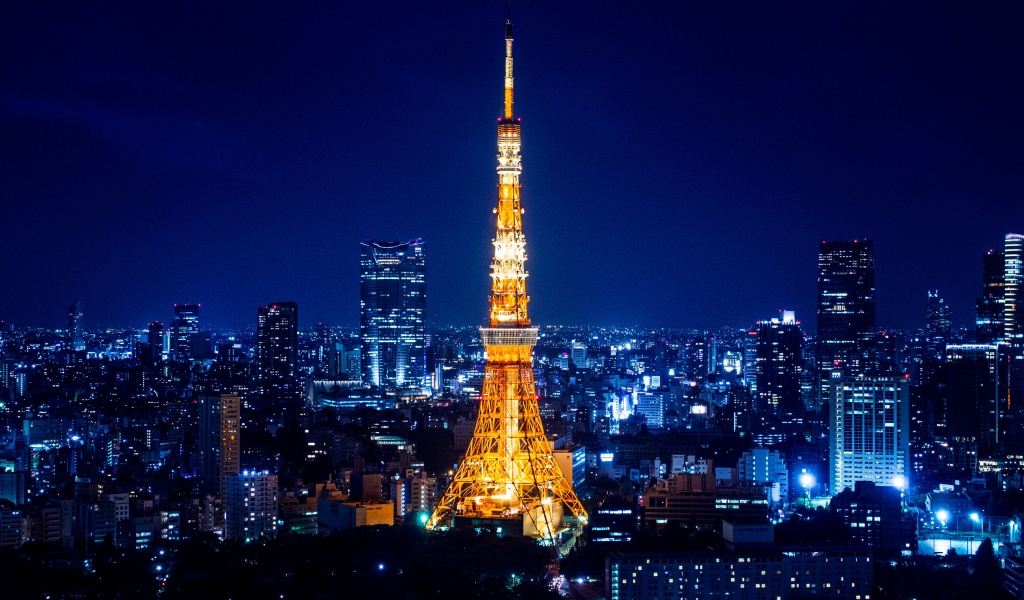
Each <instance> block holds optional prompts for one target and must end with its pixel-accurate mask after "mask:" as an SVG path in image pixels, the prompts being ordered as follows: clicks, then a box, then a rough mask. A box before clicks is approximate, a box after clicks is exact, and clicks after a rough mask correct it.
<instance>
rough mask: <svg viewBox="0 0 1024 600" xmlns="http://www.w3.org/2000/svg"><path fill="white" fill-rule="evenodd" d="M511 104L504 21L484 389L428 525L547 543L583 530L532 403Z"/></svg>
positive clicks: (578, 507) (530, 335) (531, 340)
mask: <svg viewBox="0 0 1024 600" xmlns="http://www.w3.org/2000/svg"><path fill="white" fill-rule="evenodd" d="M512 108H513V77H512V24H511V23H507V24H506V26H505V78H504V115H503V116H502V118H500V119H498V168H497V171H498V205H497V207H496V208H495V209H494V214H495V215H496V216H497V219H496V221H497V222H496V225H497V231H496V234H495V236H494V239H493V240H492V244H493V246H494V257H493V260H492V261H491V296H490V304H491V309H490V323H489V325H490V326H489V327H484V328H481V329H480V335H481V338H482V341H483V345H484V347H485V349H486V351H487V363H486V367H485V371H484V384H483V389H482V391H481V394H480V407H479V412H478V413H477V421H476V427H475V429H474V432H473V438H472V439H471V440H470V442H469V448H468V449H467V450H466V456H465V457H464V458H463V460H462V462H461V463H460V464H459V468H458V470H457V471H456V473H455V477H454V479H453V480H452V483H451V485H449V486H448V489H447V490H446V491H445V493H444V496H442V498H441V500H440V501H439V502H438V504H437V506H436V507H435V508H434V512H433V514H431V516H430V519H429V520H428V521H427V529H444V528H448V527H452V526H458V525H460V523H466V524H467V525H472V526H474V527H479V526H481V525H484V526H489V527H494V528H495V530H496V531H501V530H502V529H503V528H504V527H508V526H510V525H511V523H510V522H512V521H518V522H521V525H522V530H523V534H524V535H528V536H531V537H536V538H539V539H541V540H544V541H545V542H549V543H554V542H555V538H556V536H557V535H558V534H559V533H560V532H562V531H565V529H566V528H565V526H564V524H563V516H565V515H566V513H567V512H568V513H571V514H572V516H574V517H576V519H577V520H578V522H579V523H581V524H582V523H585V522H586V520H587V513H586V511H585V510H584V509H583V505H582V504H581V503H580V501H579V499H578V498H577V497H576V494H575V492H573V490H572V487H571V486H570V485H569V482H568V481H567V480H566V479H565V477H564V476H563V474H562V471H561V469H560V468H559V466H558V463H557V462H555V458H554V455H553V453H552V452H553V448H552V444H551V442H550V441H549V440H548V439H547V437H546V436H545V435H544V425H543V423H542V422H541V417H540V409H539V407H538V404H537V390H536V386H535V384H534V380H533V347H534V345H535V344H536V343H537V333H538V328H537V327H531V326H530V319H529V317H528V315H527V303H528V302H529V300H530V298H529V296H527V295H526V275H527V273H526V238H525V237H524V236H523V221H522V216H523V208H522V205H521V204H520V195H519V194H520V186H519V175H520V173H521V172H522V159H521V157H520V155H519V150H520V147H521V140H520V124H519V119H518V118H516V117H514V116H513V110H512Z"/></svg>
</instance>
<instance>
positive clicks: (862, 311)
mask: <svg viewBox="0 0 1024 600" xmlns="http://www.w3.org/2000/svg"><path fill="white" fill-rule="evenodd" d="M817 327H818V332H817V354H818V373H819V381H820V386H821V388H820V389H821V397H822V399H826V398H828V397H829V396H830V392H829V388H830V382H831V372H832V371H833V370H835V369H841V370H842V371H843V372H844V373H845V374H848V375H857V374H862V373H866V372H868V371H870V370H871V368H872V367H873V365H872V364H871V363H872V360H871V357H872V354H873V353H872V347H873V345H874V344H873V342H874V340H873V336H874V331H875V257H874V246H873V244H872V243H871V241H870V240H853V241H833V242H828V241H822V242H821V244H820V246H819V248H818V322H817Z"/></svg>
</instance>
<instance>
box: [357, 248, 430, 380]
mask: <svg viewBox="0 0 1024 600" xmlns="http://www.w3.org/2000/svg"><path fill="white" fill-rule="evenodd" d="M359 266H360V276H359V281H360V285H359V306H360V322H359V336H360V340H361V342H362V367H361V369H360V371H361V374H362V379H363V382H364V383H368V384H370V385H372V386H375V387H378V388H381V389H384V390H394V389H398V388H403V387H422V386H424V383H425V381H426V375H427V370H426V362H427V361H426V329H425V319H426V308H427V285H426V261H425V259H424V253H423V240H421V239H415V240H410V241H408V242H381V241H377V240H367V241H365V242H363V243H362V246H361V251H360V257H359Z"/></svg>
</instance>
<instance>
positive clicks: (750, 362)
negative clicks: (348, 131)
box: [0, 234, 1024, 598]
mask: <svg viewBox="0 0 1024 600" xmlns="http://www.w3.org/2000/svg"><path fill="white" fill-rule="evenodd" d="M1022 254H1024V238H1022V236H1020V235H1017V234H1009V235H1007V236H1006V237H1005V239H1004V244H1003V246H1002V248H1000V249H998V250H989V251H987V252H984V253H983V254H982V255H981V261H980V263H981V264H980V267H981V269H980V273H979V274H980V280H981V281H980V283H981V286H980V288H979V291H980V294H979V298H978V301H977V309H976V315H975V327H974V328H973V329H966V330H965V329H959V328H956V327H954V326H953V325H952V315H951V314H950V309H949V306H948V305H947V304H946V303H945V302H944V301H943V299H942V296H941V294H940V293H939V292H938V291H936V290H930V291H928V292H927V294H926V295H925V296H924V297H922V298H920V304H921V314H922V319H921V323H920V327H919V328H917V329H915V330H897V329H886V328H881V327H879V325H878V324H877V323H876V319H875V314H876V291H875V285H874V268H875V259H874V248H873V245H872V242H871V241H869V240H854V241H825V242H822V243H821V245H820V247H819V252H818V290H817V294H818V302H817V304H818V312H817V315H816V317H815V318H814V319H813V323H814V325H815V329H814V330H813V331H811V330H809V328H808V327H806V326H805V325H804V324H802V322H801V321H800V320H799V319H798V316H799V315H796V314H794V312H793V311H789V310H783V311H780V312H778V313H776V314H769V315H766V316H765V317H764V318H762V319H759V320H755V321H752V322H751V323H750V324H749V326H743V327H723V328H721V329H718V330H699V331H698V330H670V329H659V330H645V329H636V328H618V329H610V328H596V327H590V328H587V327H564V326H555V325H544V326H541V327H540V328H539V331H538V333H537V344H536V347H535V348H534V357H533V379H534V381H535V386H536V396H537V403H538V405H537V406H538V411H539V417H540V419H541V421H542V423H543V428H544V431H545V432H546V434H547V438H548V440H549V441H550V443H551V446H552V448H553V454H552V456H553V458H554V460H555V461H557V464H558V467H559V469H561V471H562V472H563V473H564V474H565V475H566V479H567V481H568V482H569V484H570V485H571V487H572V489H573V490H575V493H576V494H577V495H578V496H579V498H580V499H581V500H582V501H583V502H584V504H586V505H587V506H588V512H589V515H590V521H589V523H588V524H587V528H586V535H587V536H589V539H590V541H591V543H595V544H599V545H602V546H604V547H607V548H608V552H609V554H608V557H607V563H606V579H605V581H604V585H605V586H606V590H607V593H608V594H609V596H608V597H618V598H631V597H662V596H664V597H687V596H688V595H692V596H693V597H698V596H699V595H701V594H702V593H703V592H702V590H704V589H707V590H708V593H711V592H712V591H714V592H716V593H725V592H726V591H728V592H729V593H737V594H741V595H742V594H746V593H747V591H748V586H752V589H753V590H761V591H764V593H766V594H768V595H779V596H783V597H788V596H797V595H800V594H805V595H806V594H807V593H810V592H807V590H808V589H815V590H818V591H816V592H814V593H815V594H820V593H821V590H822V589H824V590H825V591H826V592H827V593H829V594H831V595H837V596H838V597H850V598H856V597H858V596H860V597H867V594H866V593H865V594H862V593H861V592H862V591H863V590H862V589H861V588H859V587H857V586H861V585H868V586H870V585H872V584H871V581H872V580H871V575H870V572H871V570H870V568H869V567H868V565H870V564H871V562H870V561H873V560H875V559H879V558H885V557H889V556H898V555H911V554H915V553H920V554H928V553H931V554H934V553H939V554H944V553H946V552H948V551H949V550H950V549H956V550H957V551H958V552H961V553H970V552H973V551H976V550H977V548H978V547H979V546H980V544H981V541H982V540H983V539H984V538H986V537H987V538H990V539H991V540H992V541H993V543H994V545H995V547H996V549H997V553H998V554H999V556H1000V557H1002V558H1004V559H1005V561H1006V564H1007V565H1011V566H1013V565H1017V564H1019V563H1020V562H1021V559H1020V558H1018V557H1017V553H1018V548H1019V547H1020V546H1019V544H1020V527H1021V524H1020V519H1019V517H1018V516H1016V515H1017V514H1018V513H1016V512H1012V511H1010V512H1007V511H1005V510H1002V509H999V508H998V507H997V506H996V505H995V504H993V502H992V501H990V500H989V499H990V498H992V497H993V495H995V496H998V495H1000V494H1008V493H1011V492H1019V491H1021V490H1024V458H1022V457H1024V322H1022V318H1024V317H1022V316H1021V314H1022V311H1021V310H1020V302H1021V299H1020V297H1021V294H1022V292H1021V284H1022V279H1024V269H1022ZM360 265H361V272H360V289H361V298H360V306H359V315H360V325H359V327H358V328H341V327H331V326H328V325H325V324H304V323H302V322H300V320H299V307H298V305H297V304H296V303H295V302H290V301H278V302H269V303H267V304H266V305H263V306H260V307H257V308H256V309H255V315H254V317H255V318H254V319H253V322H252V327H251V328H249V329H240V330H237V331H218V330H211V329H210V328H208V327H204V323H203V321H202V320H201V314H202V312H201V306H200V305H199V304H197V303H184V304H177V305H174V306H172V307H170V308H171V310H170V314H169V315H168V320H167V322H168V323H169V324H168V325H166V326H165V325H164V324H163V323H162V322H161V321H160V320H158V319H155V320H153V321H152V322H151V323H149V324H148V326H146V327H145V328H143V329H138V330H134V329H128V330H99V329H96V328H90V326H89V322H88V311H87V310H86V308H87V307H85V306H84V304H83V303H82V302H78V301H76V302H73V303H71V304H70V306H69V309H68V321H67V328H66V329H64V330H54V331H47V330H42V329H37V328H29V327H23V326H18V327H15V326H12V325H11V324H9V323H3V324H2V325H0V351H2V356H0V416H2V426H3V428H2V432H0V433H2V438H0V546H3V547H11V548H18V547H20V546H22V545H23V544H25V543H26V542H30V541H32V542H44V543H49V544H52V545H53V548H54V549H55V551H57V549H59V551H60V552H63V553H64V554H62V556H66V557H71V560H72V563H74V561H79V562H78V563H75V564H82V565H86V564H88V561H89V559H90V557H92V556H94V555H95V554H96V552H97V551H98V549H99V548H101V547H102V546H103V545H104V544H114V545H115V546H117V547H122V548H130V549H145V548H149V547H151V546H152V545H153V544H157V545H160V544H167V543H173V542H175V541H177V540H182V539H186V538H189V537H194V536H199V535H213V536H215V537H217V538H221V539H224V540H237V541H240V542H242V543H246V542H248V543H255V542H258V541H259V540H267V539H272V538H275V537H281V536H286V535H328V534H330V533H331V532H336V531H340V530H345V529H350V528H353V527H362V526H393V525H400V524H403V523H404V524H419V525H422V524H423V523H425V522H426V519H427V518H428V516H429V515H430V514H431V511H433V509H434V507H435V505H436V504H437V502H438V501H439V499H440V498H441V497H442V496H443V494H444V492H445V489H446V488H447V487H448V484H449V482H450V481H451V480H452V478H453V475H454V473H455V472H456V470H457V468H458V466H459V464H460V461H461V459H462V455H463V453H464V452H465V451H466V449H467V446H468V444H469V441H470V440H471V439H472V438H473V436H474V428H475V424H476V421H477V406H478V403H479V401H480V398H481V395H482V394H483V392H484V378H485V366H484V365H485V359H486V353H485V347H484V340H483V338H482V337H481V331H480V330H479V329H476V328H451V327H434V328H431V329H428V327H427V325H426V318H425V315H426V269H425V255H424V244H423V242H422V240H413V241H410V242H403V243H393V242H379V241H373V240H370V241H367V242H366V243H364V244H363V245H362V246H361V255H360ZM353 314H355V307H353ZM994 507H995V508H994ZM1022 508H1024V507H1022ZM821 515H825V516H821ZM823 518H828V519H832V521H830V522H831V523H833V524H836V526H838V527H841V528H843V530H844V531H846V532H847V533H846V537H845V538H844V540H845V541H843V542H842V543H840V544H838V545H837V544H836V543H834V542H833V543H830V544H826V545H822V546H820V548H819V549H817V550H813V551H811V550H807V549H806V548H804V549H800V548H797V547H796V546H792V545H787V544H789V543H790V541H787V540H788V538H786V536H787V535H789V534H787V533H785V532H786V531H787V529H786V528H787V527H789V526H790V524H791V523H794V522H796V521H800V520H813V519H823ZM478 526H480V525H478ZM680 530H693V531H704V532H714V534H715V535H717V536H719V537H718V539H719V540H720V541H719V544H720V546H719V549H718V550H716V552H717V553H712V554H693V553H686V552H678V553H672V552H668V553H665V552H662V553H660V554H659V553H653V554H652V553H645V552H641V551H635V550H633V549H632V548H633V547H634V546H633V545H634V544H635V543H637V542H636V540H637V539H639V538H638V536H639V535H640V534H641V533H642V532H648V535H654V536H673V535H676V534H675V532H677V531H680ZM773 532H775V533H773ZM504 533H508V532H504ZM780 536H781V537H782V538H783V539H780ZM826 558H827V559H828V560H827V561H825V559H826ZM823 561H824V562H823ZM641 567H642V568H641ZM1014 568H1015V569H1016V567H1014ZM762 571H763V572H764V573H765V574H763V575H762ZM1018 571H1019V569H1018ZM808 573H810V575H808ZM1016 573H1017V571H1012V572H1009V571H1008V576H1010V577H1017V575H1016ZM837 578H838V579H837ZM670 580H671V581H670ZM854 583H856V584H857V586H855V585H853V584H854ZM651 586H655V588H656V589H655V588H652V587H651ZM705 586H707V588H705ZM794 586H796V587H794ZM807 586H812V587H811V588H808V587H807ZM814 586H818V587H816V588H815V587H814ZM798 588H799V589H798ZM758 593H760V592H758Z"/></svg>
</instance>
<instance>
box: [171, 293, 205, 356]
mask: <svg viewBox="0 0 1024 600" xmlns="http://www.w3.org/2000/svg"><path fill="white" fill-rule="evenodd" d="M198 335H199V305H198V304H175V305H174V320H173V321H171V358H172V359H174V360H188V359H190V358H193V356H194V354H195V352H194V350H195V349H194V348H193V347H192V346H193V343H194V342H195V338H196V337H197V336H198Z"/></svg>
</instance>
